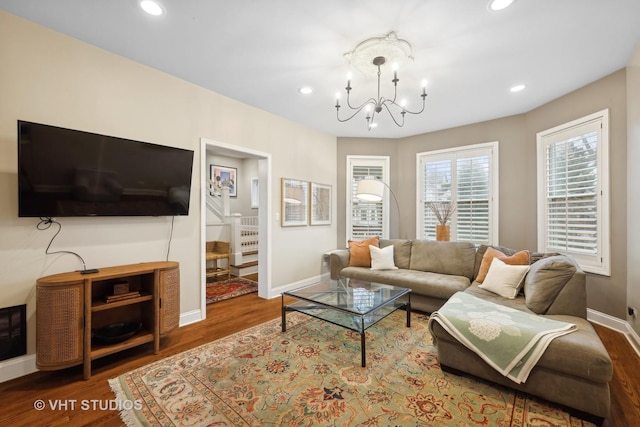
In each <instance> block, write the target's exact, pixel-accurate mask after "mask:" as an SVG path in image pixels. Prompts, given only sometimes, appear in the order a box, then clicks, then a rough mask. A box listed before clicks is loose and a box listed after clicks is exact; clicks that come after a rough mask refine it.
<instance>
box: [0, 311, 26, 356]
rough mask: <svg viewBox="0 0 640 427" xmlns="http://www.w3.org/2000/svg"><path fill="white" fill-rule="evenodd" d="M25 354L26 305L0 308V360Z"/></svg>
mask: <svg viewBox="0 0 640 427" xmlns="http://www.w3.org/2000/svg"><path fill="white" fill-rule="evenodd" d="M24 354H27V305H26V304H22V305H16V306H13V307H6V308H0V360H6V359H11V358H12V357H17V356H22V355H24Z"/></svg>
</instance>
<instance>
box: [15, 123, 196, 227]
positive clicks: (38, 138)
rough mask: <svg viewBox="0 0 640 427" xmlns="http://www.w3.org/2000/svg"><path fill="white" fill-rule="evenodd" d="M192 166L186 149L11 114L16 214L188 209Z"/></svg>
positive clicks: (173, 212)
mask: <svg viewBox="0 0 640 427" xmlns="http://www.w3.org/2000/svg"><path fill="white" fill-rule="evenodd" d="M192 167H193V151H192V150H186V149H181V148H174V147H167V146H163V145H157V144H150V143H147V142H140V141H132V140H129V139H124V138H117V137H113V136H105V135H98V134H95V133H89V132H83V131H79V130H71V129H64V128H60V127H55V126H49V125H44V124H38V123H32V122H27V121H22V120H19V121H18V211H19V212H18V215H19V216H20V217H73V216H166V215H171V216H173V215H188V214H189V198H190V192H191V171H192Z"/></svg>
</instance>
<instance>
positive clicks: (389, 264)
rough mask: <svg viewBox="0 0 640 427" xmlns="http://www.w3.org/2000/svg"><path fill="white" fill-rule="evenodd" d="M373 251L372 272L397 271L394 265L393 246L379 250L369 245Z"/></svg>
mask: <svg viewBox="0 0 640 427" xmlns="http://www.w3.org/2000/svg"><path fill="white" fill-rule="evenodd" d="M369 250H370V251H371V270H397V269H398V267H396V266H395V264H394V263H393V245H389V246H387V247H385V248H378V247H375V246H372V245H369Z"/></svg>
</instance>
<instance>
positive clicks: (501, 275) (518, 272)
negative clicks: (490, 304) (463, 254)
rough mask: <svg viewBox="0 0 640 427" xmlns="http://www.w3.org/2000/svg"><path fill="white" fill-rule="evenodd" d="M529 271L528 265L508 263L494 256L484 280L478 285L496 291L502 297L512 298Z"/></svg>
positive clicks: (516, 293)
mask: <svg viewBox="0 0 640 427" xmlns="http://www.w3.org/2000/svg"><path fill="white" fill-rule="evenodd" d="M528 271H529V266H528V265H509V264H505V263H504V262H503V261H502V260H501V259H499V258H494V259H493V261H491V266H490V267H489V271H488V272H487V276H486V277H485V278H484V281H483V282H482V284H481V285H478V287H480V288H482V289H486V290H488V291H491V292H493V293H496V294H498V295H500V296H501V297H504V298H509V299H514V298H515V297H516V295H518V292H519V291H520V287H521V285H522V283H523V282H524V277H525V276H526V275H527V272H528Z"/></svg>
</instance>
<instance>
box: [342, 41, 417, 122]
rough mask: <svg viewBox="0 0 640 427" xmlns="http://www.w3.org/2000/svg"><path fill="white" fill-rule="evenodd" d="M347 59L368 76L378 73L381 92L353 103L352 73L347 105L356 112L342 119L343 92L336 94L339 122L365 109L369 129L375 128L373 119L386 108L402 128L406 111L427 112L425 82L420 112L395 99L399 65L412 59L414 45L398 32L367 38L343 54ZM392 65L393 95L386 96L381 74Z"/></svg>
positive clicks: (348, 81)
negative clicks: (402, 37) (381, 87)
mask: <svg viewBox="0 0 640 427" xmlns="http://www.w3.org/2000/svg"><path fill="white" fill-rule="evenodd" d="M344 56H345V58H346V59H347V60H348V61H349V63H350V64H351V66H352V67H353V68H355V69H357V70H359V71H360V72H361V73H362V74H364V75H365V76H372V75H375V76H377V80H378V92H377V96H376V97H372V98H369V99H368V100H366V101H365V102H363V103H362V104H360V105H356V106H353V105H351V99H350V95H351V89H352V87H351V75H349V76H348V77H347V87H345V90H346V91H347V101H346V105H347V107H348V108H349V109H350V110H352V111H353V114H351V115H350V116H348V117H346V118H340V108H341V107H342V105H340V94H339V93H338V94H337V97H336V98H337V99H336V105H335V107H336V117H337V119H338V121H339V122H346V121H349V120H351V119H352V118H353V117H355V116H356V115H357V114H358V113H359V112H360V111H362V110H365V112H366V114H367V115H366V117H365V119H366V120H367V128H368V129H369V130H371V128H373V127H376V126H377V124H376V122H375V121H374V119H375V115H376V114H377V113H380V112H382V110H383V109H384V110H386V111H387V112H388V113H389V115H390V116H391V118H392V119H393V121H394V123H395V124H396V125H397V126H399V127H402V126H403V125H404V117H405V115H406V113H409V114H420V113H422V112H423V111H424V106H425V98H426V97H427V94H426V88H425V86H426V82H423V84H422V94H420V97H421V98H422V109H420V111H410V110H407V109H406V108H405V105H404V103H403V102H402V103H397V102H396V98H397V94H398V82H399V81H400V79H398V71H397V70H398V66H400V65H401V64H405V63H407V62H409V61H412V60H413V48H412V47H411V43H409V42H408V41H406V40H404V39H400V38H398V36H397V35H396V33H395V32H393V31H392V32H390V33H388V34H386V35H385V36H382V37H372V38H369V39H367V40H364V41H363V42H361V43H358V45H357V46H356V47H355V48H354V49H353V50H352V51H350V52H347V53H345V54H344ZM389 64H392V70H393V80H391V82H392V83H393V98H391V99H389V98H385V97H382V96H381V95H380V76H381V74H382V69H383V68H386V69H388V66H389Z"/></svg>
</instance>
